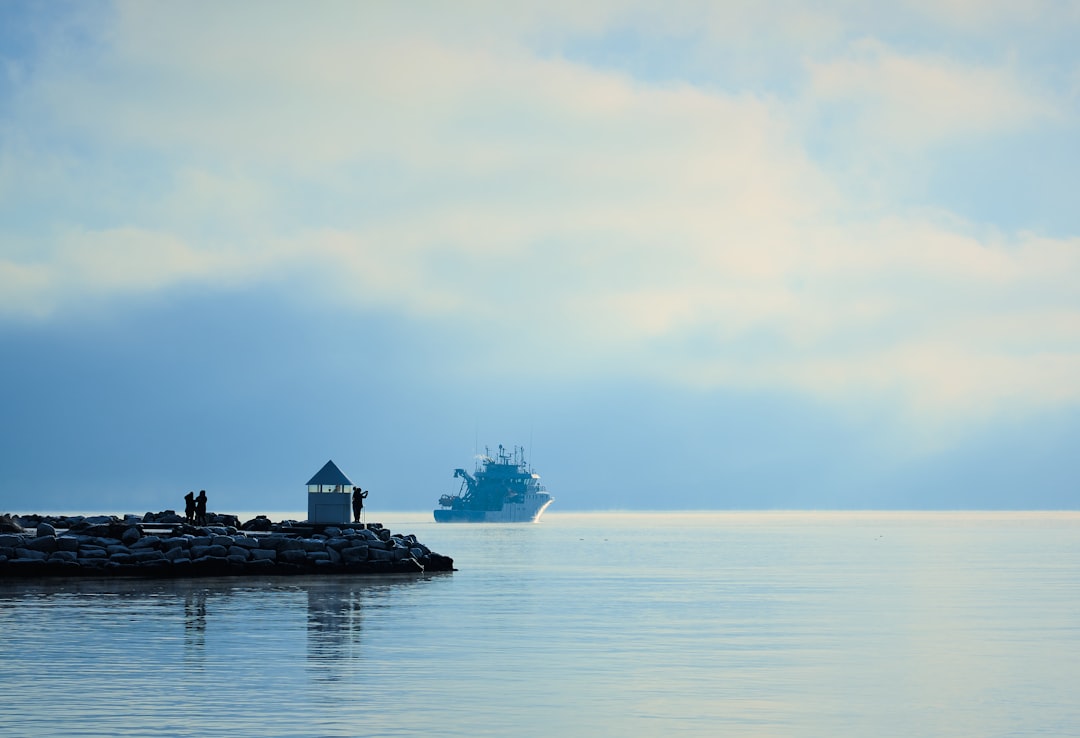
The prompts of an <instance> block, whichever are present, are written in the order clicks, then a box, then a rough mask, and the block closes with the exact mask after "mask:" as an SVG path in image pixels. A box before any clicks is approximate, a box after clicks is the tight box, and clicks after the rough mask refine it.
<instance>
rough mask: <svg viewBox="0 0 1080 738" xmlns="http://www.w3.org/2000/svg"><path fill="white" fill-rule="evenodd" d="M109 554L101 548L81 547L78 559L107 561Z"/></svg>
mask: <svg viewBox="0 0 1080 738" xmlns="http://www.w3.org/2000/svg"><path fill="white" fill-rule="evenodd" d="M108 557H109V553H108V552H107V551H106V550H105V549H103V548H95V547H93V546H82V547H80V548H79V558H80V559H107V558H108Z"/></svg>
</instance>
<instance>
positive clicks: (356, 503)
mask: <svg viewBox="0 0 1080 738" xmlns="http://www.w3.org/2000/svg"><path fill="white" fill-rule="evenodd" d="M367 495H368V493H367V492H362V491H361V490H360V488H359V487H353V488H352V516H353V522H354V523H359V522H360V513H362V512H364V500H365V499H366V498H367Z"/></svg>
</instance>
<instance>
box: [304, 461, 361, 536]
mask: <svg viewBox="0 0 1080 738" xmlns="http://www.w3.org/2000/svg"><path fill="white" fill-rule="evenodd" d="M352 487H353V483H352V482H351V481H349V478H348V477H347V476H345V475H344V474H342V473H341V469H338V468H337V464H335V463H334V462H333V461H328V462H326V464H325V465H324V466H323V468H322V469H319V471H318V473H316V474H315V476H313V477H312V478H311V479H309V480H308V483H307V491H308V496H307V499H308V503H307V514H308V522H309V523H348V522H349V521H350V520H352Z"/></svg>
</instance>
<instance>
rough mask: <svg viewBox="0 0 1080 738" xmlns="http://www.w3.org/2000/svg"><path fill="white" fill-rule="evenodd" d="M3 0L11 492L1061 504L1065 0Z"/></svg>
mask: <svg viewBox="0 0 1080 738" xmlns="http://www.w3.org/2000/svg"><path fill="white" fill-rule="evenodd" d="M579 5H582V4H580V3H559V2H545V3H537V4H530V3H515V4H511V6H512V7H511V6H507V5H506V4H501V3H479V2H478V3H464V4H458V5H456V6H455V7H454V8H453V9H451V8H449V7H447V6H445V5H443V4H436V3H431V4H425V3H411V4H408V5H407V6H405V5H401V4H390V3H387V4H374V3H364V4H357V3H322V4H319V5H317V6H315V9H314V10H313V9H311V8H309V7H307V6H300V5H296V4H289V3H280V4H276V3H259V4H249V3H224V4H222V3H210V4H199V3H184V4H168V3H146V2H132V3H126V2H118V3H101V2H85V3H84V2H79V3H19V2H9V3H5V4H3V5H2V6H0V347H2V350H3V362H2V365H0V393H2V394H0V398H2V403H3V407H4V416H5V422H4V423H3V429H2V431H0V434H2V435H0V454H2V457H0V508H4V509H5V510H9V511H15V512H18V511H21V512H31V511H34V510H57V509H62V510H82V509H86V510H116V511H138V512H143V511H146V510H156V509H163V508H165V507H175V506H178V505H179V504H180V503H181V501H182V496H183V494H184V493H185V492H187V491H188V490H189V489H196V490H197V489H202V488H205V489H206V490H207V491H208V494H209V495H210V497H211V508H215V509H219V510H220V511H230V510H244V511H255V510H267V511H277V510H299V509H302V508H303V507H304V505H305V498H304V494H305V491H304V487H303V484H304V482H305V481H306V480H307V478H308V477H310V476H311V474H313V473H314V472H315V471H317V470H318V469H319V468H320V467H321V466H322V464H323V463H325V461H326V459H328V458H333V459H334V460H335V461H336V462H337V463H338V465H339V466H340V467H341V468H342V469H343V470H344V471H345V472H346V473H347V474H349V475H350V476H352V477H353V478H354V481H357V482H358V483H360V484H361V485H363V486H364V487H365V488H370V489H371V490H372V497H371V498H370V500H369V505H370V506H371V507H372V509H373V510H377V509H378V508H382V509H385V510H423V509H427V508H430V507H432V506H433V505H434V502H435V501H436V500H437V499H438V497H439V496H440V495H441V494H444V493H446V492H451V491H454V490H455V489H456V486H455V484H454V481H453V479H452V478H451V474H452V471H453V469H454V467H457V466H462V465H465V466H468V465H469V464H470V463H471V457H472V455H473V453H474V451H475V450H476V448H477V444H479V446H480V447H481V448H482V447H483V446H484V445H485V444H486V445H490V446H493V447H494V446H495V445H497V444H499V443H503V444H506V445H514V444H519V445H525V446H528V447H530V448H531V456H532V460H533V461H534V462H535V464H536V467H537V469H538V471H540V472H541V474H542V475H543V477H544V480H545V482H546V483H547V484H548V487H549V489H550V490H551V491H552V492H553V493H554V494H555V496H556V498H557V502H556V506H557V508H553V509H564V510H569V509H614V508H626V509H641V508H644V509H648V508H672V509H697V508H728V507H735V508H833V507H837V508H877V507H885V508H896V507H913V508H1076V507H1077V506H1078V505H1080V484H1078V481H1077V480H1078V479H1080V462H1078V460H1077V458H1078V456H1080V454H1077V452H1076V449H1077V448H1080V413H1078V407H1080V379H1078V377H1080V208H1077V207H1076V204H1075V200H1076V193H1077V192H1080V143H1078V142H1080V54H1078V53H1077V52H1076V50H1075V38H1076V37H1077V35H1078V32H1080V5H1077V4H1076V3H1061V2H1032V3H1024V4H1016V3H1004V2H979V3H974V2H968V1H966V0H956V1H952V2H950V1H948V0H946V1H944V2H942V1H940V0H939V1H937V2H922V1H919V2H906V3H904V2H901V3H894V4H891V5H890V6H889V7H888V8H884V7H879V5H874V4H872V5H866V4H862V3H847V2H834V3H815V4H813V5H814V7H813V8H812V9H810V8H808V7H806V4H805V3H798V2H764V3H761V2H755V3H712V2H682V3H678V2H676V3H668V4H664V7H663V8H662V9H661V8H660V6H658V5H657V4H655V3H635V2H619V3H604V2H598V3H588V4H587V7H578V6H579Z"/></svg>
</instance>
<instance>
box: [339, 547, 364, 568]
mask: <svg viewBox="0 0 1080 738" xmlns="http://www.w3.org/2000/svg"><path fill="white" fill-rule="evenodd" d="M370 553H371V550H370V549H369V548H368V547H367V546H353V547H351V548H346V549H345V550H344V551H342V552H341V558H342V559H343V560H344V561H345V563H347V564H353V563H356V562H358V561H367V560H368V556H369V554H370Z"/></svg>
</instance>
